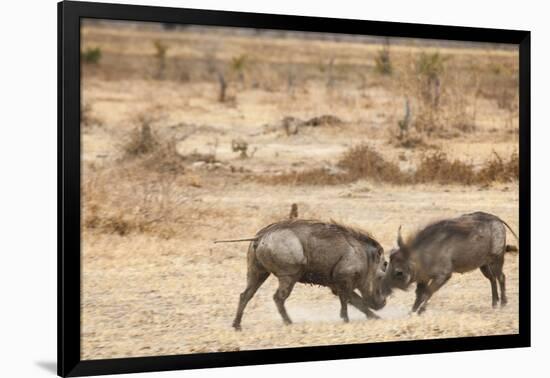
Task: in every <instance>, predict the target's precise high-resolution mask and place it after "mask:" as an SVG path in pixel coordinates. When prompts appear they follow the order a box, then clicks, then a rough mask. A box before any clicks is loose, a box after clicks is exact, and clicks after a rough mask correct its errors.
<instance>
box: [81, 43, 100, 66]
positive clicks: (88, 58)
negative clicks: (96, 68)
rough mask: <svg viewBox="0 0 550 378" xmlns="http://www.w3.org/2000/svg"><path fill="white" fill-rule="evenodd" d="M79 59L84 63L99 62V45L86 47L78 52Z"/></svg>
mask: <svg viewBox="0 0 550 378" xmlns="http://www.w3.org/2000/svg"><path fill="white" fill-rule="evenodd" d="M80 59H81V61H82V62H83V63H86V64H99V61H100V60H101V49H100V48H99V47H93V48H92V47H88V48H87V49H86V50H84V51H82V52H81V53H80Z"/></svg>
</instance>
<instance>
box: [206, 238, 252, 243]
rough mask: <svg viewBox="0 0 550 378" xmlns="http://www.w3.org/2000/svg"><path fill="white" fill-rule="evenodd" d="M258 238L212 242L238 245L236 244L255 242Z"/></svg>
mask: <svg viewBox="0 0 550 378" xmlns="http://www.w3.org/2000/svg"><path fill="white" fill-rule="evenodd" d="M256 240H258V238H257V237H256V238H246V239H228V240H214V244H216V243H238V242H245V241H256Z"/></svg>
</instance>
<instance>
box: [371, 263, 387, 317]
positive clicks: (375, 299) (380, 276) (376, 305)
mask: <svg viewBox="0 0 550 378" xmlns="http://www.w3.org/2000/svg"><path fill="white" fill-rule="evenodd" d="M383 265H384V268H385V265H386V264H383ZM384 278H385V273H384V270H382V269H378V271H377V272H376V277H375V279H374V283H373V288H372V291H371V293H372V295H371V296H370V297H369V298H367V305H368V306H369V307H370V308H372V309H373V310H380V309H381V308H382V307H384V306H385V305H386V297H387V296H388V295H387V294H386V293H385V290H384V287H385V286H384Z"/></svg>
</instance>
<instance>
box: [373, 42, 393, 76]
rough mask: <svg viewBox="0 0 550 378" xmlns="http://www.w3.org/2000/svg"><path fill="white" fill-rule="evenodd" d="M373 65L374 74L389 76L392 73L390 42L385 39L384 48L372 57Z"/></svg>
mask: <svg viewBox="0 0 550 378" xmlns="http://www.w3.org/2000/svg"><path fill="white" fill-rule="evenodd" d="M374 64H375V69H376V72H378V73H379V74H382V75H391V74H392V72H393V66H392V63H391V58H390V42H389V39H386V43H385V44H384V47H383V48H382V49H380V50H379V51H378V53H377V54H376V56H375V57H374Z"/></svg>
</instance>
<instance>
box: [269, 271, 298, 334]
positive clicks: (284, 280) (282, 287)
mask: <svg viewBox="0 0 550 378" xmlns="http://www.w3.org/2000/svg"><path fill="white" fill-rule="evenodd" d="M278 278H279V288H278V289H277V291H276V292H275V294H274V295H273V300H274V301H275V304H276V305H277V310H279V314H281V316H282V318H283V322H285V324H291V323H292V320H290V317H289V316H288V314H287V312H286V309H285V300H286V299H287V298H288V296H289V295H290V293H291V292H292V289H293V288H294V284H295V283H296V281H297V279H296V278H294V277H292V276H280V277H278Z"/></svg>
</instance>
